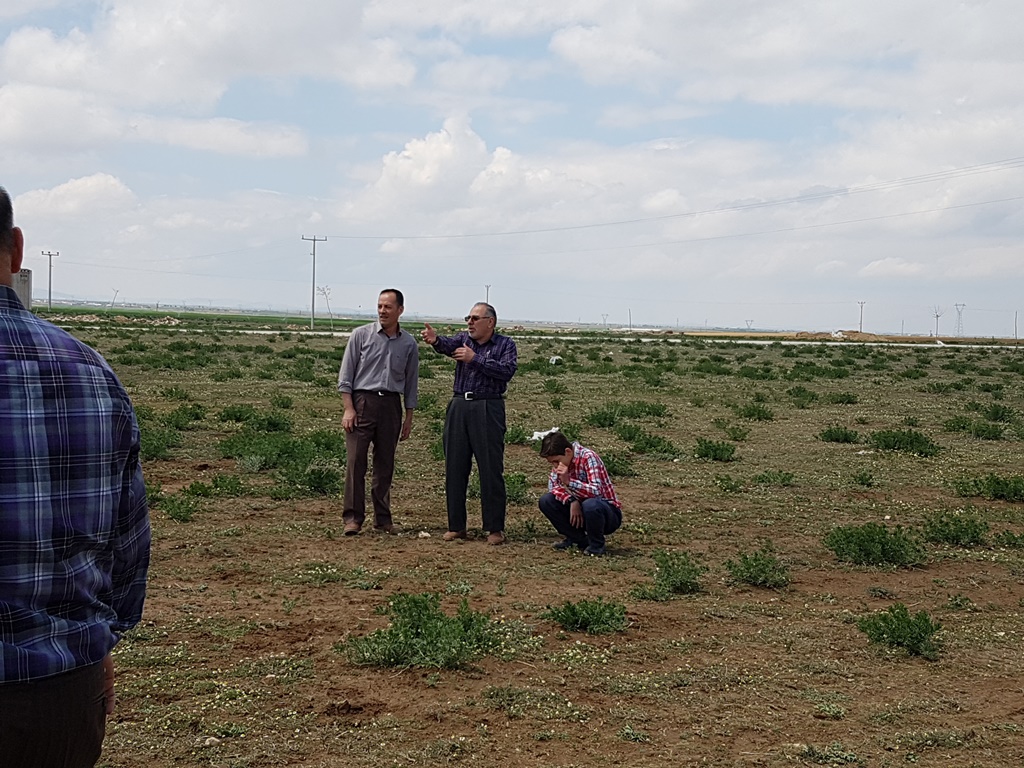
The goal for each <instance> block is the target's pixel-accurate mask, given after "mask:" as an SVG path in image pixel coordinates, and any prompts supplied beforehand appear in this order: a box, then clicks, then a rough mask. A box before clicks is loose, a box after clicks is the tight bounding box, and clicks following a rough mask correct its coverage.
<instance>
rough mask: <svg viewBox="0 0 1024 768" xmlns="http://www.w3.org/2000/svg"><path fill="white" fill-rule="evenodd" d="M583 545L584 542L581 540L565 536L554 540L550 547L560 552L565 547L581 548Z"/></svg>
mask: <svg viewBox="0 0 1024 768" xmlns="http://www.w3.org/2000/svg"><path fill="white" fill-rule="evenodd" d="M585 546H586V544H584V543H583V542H581V541H576V540H575V539H570V538H569V537H568V536H566V537H565V538H564V539H562V540H561V541H556V542H555V543H554V544H552V545H551V548H552V549H557V550H558V551H559V552H562V551H564V550H566V549H572V548H573V547H579V548H580V549H583V548H584V547H585Z"/></svg>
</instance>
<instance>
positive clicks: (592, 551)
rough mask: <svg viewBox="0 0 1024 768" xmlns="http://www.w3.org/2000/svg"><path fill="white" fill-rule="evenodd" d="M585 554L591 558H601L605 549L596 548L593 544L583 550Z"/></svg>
mask: <svg viewBox="0 0 1024 768" xmlns="http://www.w3.org/2000/svg"><path fill="white" fill-rule="evenodd" d="M583 554H584V555H589V556H590V557H601V555H603V554H604V547H595V546H594V545H593V544H591V545H590V546H588V547H587V548H586V549H584V550H583Z"/></svg>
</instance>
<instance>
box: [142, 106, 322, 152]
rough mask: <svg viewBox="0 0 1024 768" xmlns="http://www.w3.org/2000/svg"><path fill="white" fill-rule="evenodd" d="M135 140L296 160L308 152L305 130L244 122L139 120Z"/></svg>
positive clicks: (224, 120) (221, 120) (226, 120)
mask: <svg viewBox="0 0 1024 768" xmlns="http://www.w3.org/2000/svg"><path fill="white" fill-rule="evenodd" d="M131 131H132V134H131V138H134V139H136V140H138V141H149V142H153V143H156V144H171V145H173V146H178V147H186V148H188V149H200V150H208V151H212V152H219V153H221V154H226V155H246V156H252V157H294V156H298V155H303V154H305V153H306V151H307V150H308V143H307V141H306V138H305V136H304V135H303V133H302V131H300V130H298V129H297V128H294V127H291V126H260V125H252V124H247V123H243V122H242V121H240V120H230V119H227V118H213V119H210V120H181V119H171V120H158V119H154V118H151V117H142V116H140V117H137V118H136V119H135V120H133V124H132V126H131Z"/></svg>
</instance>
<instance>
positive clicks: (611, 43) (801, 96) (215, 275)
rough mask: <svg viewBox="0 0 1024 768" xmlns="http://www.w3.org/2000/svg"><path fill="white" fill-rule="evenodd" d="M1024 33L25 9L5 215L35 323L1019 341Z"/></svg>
mask: <svg viewBox="0 0 1024 768" xmlns="http://www.w3.org/2000/svg"><path fill="white" fill-rule="evenodd" d="M1022 29H1024V3H1021V2H1020V0H991V1H986V0H964V1H963V2H953V1H952V0H901V2H896V3H894V2H892V0H858V2H856V3H853V2H849V0H731V1H730V2H722V0H640V1H639V2H622V0H561V2H557V3H553V2H551V1H550V0H543V1H541V0H516V2H509V0H445V1H444V2H438V1H437V0H377V1H375V2H355V1H353V0H297V1H296V2H292V3H281V2H278V1H277V0H274V1H273V2H271V1H270V0H218V1H217V2H209V0H173V2H167V1H166V0H104V1H103V2H88V1H86V0H77V1H76V0H4V2H3V3H2V4H0V185H2V186H4V187H6V188H7V190H8V191H9V192H10V194H11V196H12V198H13V199H14V205H15V221H16V223H17V224H18V225H19V226H21V228H22V229H23V231H24V232H25V236H26V258H25V268H27V269H31V270H32V272H33V294H34V297H35V299H36V301H43V302H45V301H46V300H47V298H48V297H49V296H52V298H53V299H54V300H55V301H61V300H66V299H76V300H94V301H104V302H106V301H110V302H116V303H121V302H131V303H141V304H153V305H155V304H159V305H160V306H169V305H182V304H184V305H190V306H197V307H204V306H209V307H229V308H236V307H237V308H251V309H274V310H281V311H288V312H295V313H305V314H306V315H307V316H308V314H309V311H310V306H311V303H312V302H313V301H314V300H315V302H316V311H317V312H318V313H323V314H325V315H326V314H327V313H328V312H331V313H334V314H345V313H350V312H364V313H367V312H371V311H372V310H373V308H374V307H375V306H376V298H377V293H378V292H379V291H380V290H381V289H382V288H386V287H391V286H395V287H398V288H401V289H402V290H403V291H404V292H405V297H406V300H405V305H406V316H407V318H421V317H439V316H440V317H458V316H461V315H463V314H465V313H466V312H468V310H469V309H470V307H471V306H472V305H473V304H474V303H475V302H477V301H480V300H483V299H485V298H489V299H490V301H491V303H492V304H494V305H495V307H496V308H497V311H498V315H499V318H500V319H501V320H503V321H508V322H509V323H511V322H514V321H515V320H531V321H555V322H582V323H599V324H608V325H609V326H623V325H626V324H627V323H632V325H633V326H655V325H660V326H667V327H672V328H674V327H679V328H702V327H732V328H748V327H749V328H753V329H792V330H808V331H834V330H840V329H845V330H858V329H859V328H862V329H863V330H864V331H865V332H875V333H899V332H905V333H908V334H909V333H924V334H927V333H934V332H935V330H936V328H937V329H938V332H939V334H940V335H948V336H953V335H955V334H956V333H957V332H958V331H962V333H963V334H964V335H968V336H1002V337H1013V336H1014V335H1015V334H1016V333H1017V329H1016V322H1017V314H1018V312H1021V311H1022V310H1024V291H1022V287H1024V130H1022V126H1024V45H1021V30H1022ZM303 238H318V239H317V240H316V246H315V247H316V256H315V270H316V271H315V274H314V272H313V268H314V257H313V252H312V249H313V242H314V241H312V240H309V239H307V240H303ZM321 238H326V240H322V239H321ZM44 252H49V253H57V254H59V255H57V256H54V257H50V256H46V255H44ZM51 264H52V283H51V282H50V275H51V272H50V269H51ZM1021 314H1024V312H1021ZM1020 332H1021V333H1024V317H1022V318H1021V328H1020Z"/></svg>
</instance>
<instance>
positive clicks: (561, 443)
mask: <svg viewBox="0 0 1024 768" xmlns="http://www.w3.org/2000/svg"><path fill="white" fill-rule="evenodd" d="M570 448H572V443H570V442H569V438H567V437H566V436H565V435H563V434H562V433H561V432H551V433H550V434H547V435H544V439H542V440H541V441H540V457H541V458H542V459H546V458H548V457H549V456H565V452H566V451H568V450H569V449H570Z"/></svg>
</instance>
